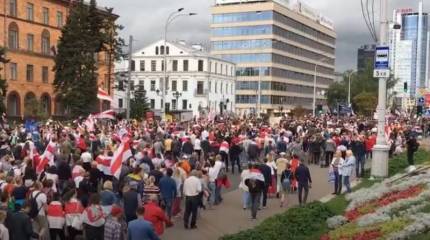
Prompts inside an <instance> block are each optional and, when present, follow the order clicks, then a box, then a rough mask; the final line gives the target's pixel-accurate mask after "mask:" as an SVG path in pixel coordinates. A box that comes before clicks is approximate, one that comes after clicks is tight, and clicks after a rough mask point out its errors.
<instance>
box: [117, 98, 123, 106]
mask: <svg viewBox="0 0 430 240" xmlns="http://www.w3.org/2000/svg"><path fill="white" fill-rule="evenodd" d="M118 107H119V108H122V107H123V102H122V98H119V99H118Z"/></svg>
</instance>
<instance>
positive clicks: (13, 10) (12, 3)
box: [9, 0, 17, 17]
mask: <svg viewBox="0 0 430 240" xmlns="http://www.w3.org/2000/svg"><path fill="white" fill-rule="evenodd" d="M9 15H10V16H12V17H16V15H17V4H16V0H9Z"/></svg>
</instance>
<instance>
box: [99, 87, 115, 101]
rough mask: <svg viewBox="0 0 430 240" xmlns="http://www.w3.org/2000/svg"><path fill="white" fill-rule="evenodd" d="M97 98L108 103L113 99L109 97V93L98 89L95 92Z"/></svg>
mask: <svg viewBox="0 0 430 240" xmlns="http://www.w3.org/2000/svg"><path fill="white" fill-rule="evenodd" d="M97 98H98V99H101V100H106V101H109V102H112V101H113V98H112V97H111V95H109V93H108V92H107V91H105V90H103V89H101V88H99V89H98V91H97Z"/></svg>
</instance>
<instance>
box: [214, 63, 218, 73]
mask: <svg viewBox="0 0 430 240" xmlns="http://www.w3.org/2000/svg"><path fill="white" fill-rule="evenodd" d="M217 73H218V63H215V74H217Z"/></svg>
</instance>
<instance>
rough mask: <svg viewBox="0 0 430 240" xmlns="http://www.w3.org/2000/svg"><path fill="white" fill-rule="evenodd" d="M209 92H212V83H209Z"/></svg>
mask: <svg viewBox="0 0 430 240" xmlns="http://www.w3.org/2000/svg"><path fill="white" fill-rule="evenodd" d="M209 92H212V82H211V81H209Z"/></svg>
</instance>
